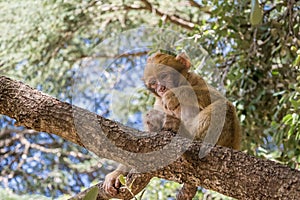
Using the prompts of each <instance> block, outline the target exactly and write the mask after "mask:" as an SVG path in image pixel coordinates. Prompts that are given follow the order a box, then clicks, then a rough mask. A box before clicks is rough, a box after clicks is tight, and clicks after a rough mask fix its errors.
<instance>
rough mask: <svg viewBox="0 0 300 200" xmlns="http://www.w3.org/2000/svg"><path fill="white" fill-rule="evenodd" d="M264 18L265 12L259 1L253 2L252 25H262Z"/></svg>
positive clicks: (253, 0)
mask: <svg viewBox="0 0 300 200" xmlns="http://www.w3.org/2000/svg"><path fill="white" fill-rule="evenodd" d="M262 18H263V10H262V8H261V7H260V5H259V3H258V0H251V14H250V23H251V24H252V25H253V26H255V25H258V24H260V23H261V21H262Z"/></svg>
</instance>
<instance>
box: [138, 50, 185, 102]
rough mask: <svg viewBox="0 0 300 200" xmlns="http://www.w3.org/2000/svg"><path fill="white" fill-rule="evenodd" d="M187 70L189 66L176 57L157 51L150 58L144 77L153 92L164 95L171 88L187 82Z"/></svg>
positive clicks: (160, 95)
mask: <svg viewBox="0 0 300 200" xmlns="http://www.w3.org/2000/svg"><path fill="white" fill-rule="evenodd" d="M187 71H188V67H186V66H185V65H183V64H182V62H181V61H178V60H177V59H176V57H174V56H172V55H168V54H163V53H156V54H154V55H152V56H151V57H149V58H148V60H147V65H146V67H145V71H144V78H143V79H144V81H145V85H146V87H147V88H148V89H149V90H150V91H151V92H153V93H154V94H155V95H156V96H159V97H162V96H163V95H164V93H165V92H166V91H168V90H169V89H172V88H175V87H179V86H180V85H183V84H186V79H185V77H186V73H187Z"/></svg>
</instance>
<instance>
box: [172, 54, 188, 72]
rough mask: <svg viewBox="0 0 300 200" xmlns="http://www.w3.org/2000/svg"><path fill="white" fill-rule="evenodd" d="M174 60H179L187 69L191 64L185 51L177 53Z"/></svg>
mask: <svg viewBox="0 0 300 200" xmlns="http://www.w3.org/2000/svg"><path fill="white" fill-rule="evenodd" d="M175 60H177V61H179V62H180V63H181V64H183V65H184V66H185V67H186V68H187V69H189V68H190V67H191V65H192V64H191V61H190V58H189V56H188V55H187V54H186V53H185V52H181V53H180V54H178V55H177V56H176V58H175Z"/></svg>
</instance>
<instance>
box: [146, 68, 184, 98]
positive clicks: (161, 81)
mask: <svg viewBox="0 0 300 200" xmlns="http://www.w3.org/2000/svg"><path fill="white" fill-rule="evenodd" d="M177 74H178V75H179V73H178V72H177V71H175V70H164V71H161V72H159V73H155V74H153V75H152V76H149V77H147V79H145V85H146V87H147V88H148V89H149V90H150V91H151V92H153V93H154V94H156V95H157V96H160V97H162V96H163V95H164V93H165V92H166V91H168V90H169V89H172V88H175V87H178V81H179V79H178V75H177Z"/></svg>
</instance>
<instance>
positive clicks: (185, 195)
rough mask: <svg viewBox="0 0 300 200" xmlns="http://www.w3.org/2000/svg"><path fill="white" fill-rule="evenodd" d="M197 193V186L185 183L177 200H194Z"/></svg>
mask: <svg viewBox="0 0 300 200" xmlns="http://www.w3.org/2000/svg"><path fill="white" fill-rule="evenodd" d="M196 193H197V187H196V186H194V185H191V184H187V183H185V184H183V186H182V188H181V189H180V190H179V192H178V194H177V195H176V200H192V199H193V197H194V196H195V195H196Z"/></svg>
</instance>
